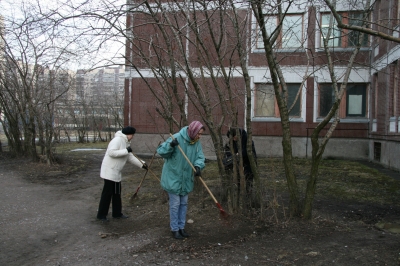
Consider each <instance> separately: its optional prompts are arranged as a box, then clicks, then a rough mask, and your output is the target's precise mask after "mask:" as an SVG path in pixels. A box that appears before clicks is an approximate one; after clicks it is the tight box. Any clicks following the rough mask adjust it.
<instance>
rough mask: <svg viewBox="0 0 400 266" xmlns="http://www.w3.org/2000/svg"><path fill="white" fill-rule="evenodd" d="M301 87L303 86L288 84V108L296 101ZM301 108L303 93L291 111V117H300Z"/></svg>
mask: <svg viewBox="0 0 400 266" xmlns="http://www.w3.org/2000/svg"><path fill="white" fill-rule="evenodd" d="M300 85H301V84H287V88H288V108H290V107H291V106H292V104H293V102H294V101H295V100H296V95H297V93H298V92H299V90H300ZM300 106H301V92H300V95H299V97H298V98H297V101H296V103H295V105H294V106H293V109H292V110H291V111H290V113H289V115H290V116H297V117H299V116H300V110H301V109H300Z"/></svg>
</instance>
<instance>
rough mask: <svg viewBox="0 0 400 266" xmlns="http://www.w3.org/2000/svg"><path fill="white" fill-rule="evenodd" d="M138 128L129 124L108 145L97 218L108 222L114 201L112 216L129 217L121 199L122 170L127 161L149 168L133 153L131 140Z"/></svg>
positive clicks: (102, 169) (102, 173) (101, 173)
mask: <svg viewBox="0 0 400 266" xmlns="http://www.w3.org/2000/svg"><path fill="white" fill-rule="evenodd" d="M135 132H136V129H135V128H134V127H131V126H127V127H125V128H123V129H122V130H120V131H118V132H116V133H115V136H114V138H113V139H112V140H111V141H110V143H109V144H108V147H107V151H106V154H105V156H104V158H103V162H102V164H101V170H100V177H101V178H103V179H104V187H103V191H102V193H101V198H100V204H99V209H98V211H97V219H99V220H101V221H103V222H106V221H108V220H107V214H108V209H109V207H110V203H111V201H112V217H113V218H117V219H118V218H124V219H125V218H128V216H126V215H124V214H123V213H122V201H121V180H122V178H121V171H122V168H124V166H125V164H126V161H129V162H130V163H132V164H134V165H136V166H137V167H141V168H143V169H146V170H147V165H146V163H145V162H144V161H142V162H141V161H139V160H138V159H137V158H136V157H135V156H133V154H132V148H131V146H130V141H131V139H132V138H133V135H134V134H135Z"/></svg>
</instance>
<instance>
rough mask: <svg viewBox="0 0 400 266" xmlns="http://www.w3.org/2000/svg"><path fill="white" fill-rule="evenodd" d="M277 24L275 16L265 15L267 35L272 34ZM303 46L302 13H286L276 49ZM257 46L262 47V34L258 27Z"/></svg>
mask: <svg viewBox="0 0 400 266" xmlns="http://www.w3.org/2000/svg"><path fill="white" fill-rule="evenodd" d="M277 26H278V17H277V16H265V29H266V31H267V34H268V36H271V35H272V34H274V31H275V30H276V27H277ZM302 46H303V15H302V14H300V15H299V14H296V15H292V14H288V15H286V16H285V18H284V19H283V24H282V31H281V32H280V34H279V36H278V39H277V41H276V44H275V48H278V49H294V48H299V47H302ZM257 48H258V49H262V48H264V43H263V39H262V34H261V31H260V29H258V35H257Z"/></svg>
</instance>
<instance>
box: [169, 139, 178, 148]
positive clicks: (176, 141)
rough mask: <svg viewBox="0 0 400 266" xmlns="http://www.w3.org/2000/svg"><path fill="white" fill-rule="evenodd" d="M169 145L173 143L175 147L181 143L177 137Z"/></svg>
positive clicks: (172, 145)
mask: <svg viewBox="0 0 400 266" xmlns="http://www.w3.org/2000/svg"><path fill="white" fill-rule="evenodd" d="M169 145H171V147H172V148H173V147H175V146H178V145H179V142H178V140H177V139H174V140H172V141H171V143H170V144H169Z"/></svg>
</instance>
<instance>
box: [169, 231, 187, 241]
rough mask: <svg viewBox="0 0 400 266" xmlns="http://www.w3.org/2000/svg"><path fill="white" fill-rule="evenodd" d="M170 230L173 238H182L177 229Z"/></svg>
mask: <svg viewBox="0 0 400 266" xmlns="http://www.w3.org/2000/svg"><path fill="white" fill-rule="evenodd" d="M171 232H172V236H173V237H174V238H175V239H184V237H183V236H181V234H180V233H179V231H171Z"/></svg>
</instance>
